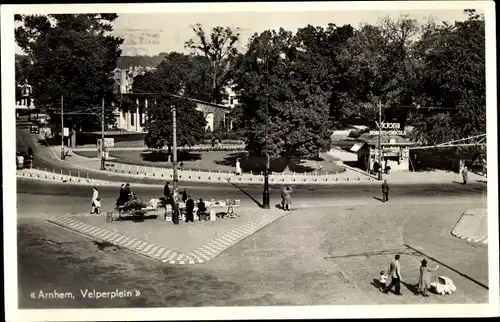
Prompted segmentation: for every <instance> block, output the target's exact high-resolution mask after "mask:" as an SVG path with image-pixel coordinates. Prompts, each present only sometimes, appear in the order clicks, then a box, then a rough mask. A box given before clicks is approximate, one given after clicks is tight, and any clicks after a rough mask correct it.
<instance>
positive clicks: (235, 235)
mask: <svg viewBox="0 0 500 322" xmlns="http://www.w3.org/2000/svg"><path fill="white" fill-rule="evenodd" d="M289 213H290V212H286V211H282V210H270V211H269V212H268V213H266V214H264V215H262V216H260V217H258V218H255V219H253V220H251V221H249V222H248V223H246V224H243V225H241V226H240V227H238V228H235V229H233V230H231V231H229V232H227V233H225V234H224V235H222V236H220V237H218V238H216V239H214V240H211V241H209V242H208V243H206V244H205V245H203V246H202V247H200V248H198V249H196V250H194V251H192V252H190V253H188V254H183V253H180V252H176V251H174V250H171V249H167V248H165V247H163V246H160V245H156V244H153V243H149V242H146V241H142V240H139V239H137V238H133V237H130V236H126V235H123V234H120V233H116V232H113V231H110V230H106V229H102V228H99V227H95V226H92V225H90V224H87V223H84V222H81V221H79V220H78V216H81V214H67V215H64V216H57V217H50V218H47V219H46V221H48V222H49V223H52V224H55V225H58V226H61V227H63V228H66V229H69V230H72V231H75V232H77V233H79V234H82V235H85V236H87V237H90V238H96V239H99V240H103V241H107V242H110V243H112V244H114V245H117V246H120V247H123V248H126V249H128V250H131V251H134V252H136V253H139V254H141V255H144V256H147V257H150V258H153V259H156V260H159V261H161V262H164V263H169V264H180V265H184V264H199V263H203V262H206V261H209V260H211V259H213V258H215V257H216V256H218V255H219V254H221V253H222V252H224V251H225V250H226V249H228V248H229V247H231V246H233V245H235V244H237V243H238V242H240V241H241V240H243V239H245V238H247V237H248V236H250V235H252V234H253V233H255V232H257V231H258V230H260V229H262V228H264V227H265V226H267V225H269V224H270V223H272V222H274V221H276V220H278V219H280V218H282V217H283V216H286V215H287V214H289ZM86 216H103V217H104V216H105V215H104V214H101V215H95V214H86Z"/></svg>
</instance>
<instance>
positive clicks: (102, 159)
mask: <svg viewBox="0 0 500 322" xmlns="http://www.w3.org/2000/svg"><path fill="white" fill-rule="evenodd" d="M105 165H106V157H105V156H104V154H103V155H102V157H101V169H102V170H104V169H106V168H105V167H104V166H105Z"/></svg>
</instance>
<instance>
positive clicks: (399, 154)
mask: <svg viewBox="0 0 500 322" xmlns="http://www.w3.org/2000/svg"><path fill="white" fill-rule="evenodd" d="M358 140H359V141H360V142H358V143H356V144H355V145H354V146H353V147H352V148H351V151H353V152H357V154H358V162H357V163H358V164H357V165H358V167H359V168H361V169H363V170H365V171H368V170H370V171H372V170H373V166H374V164H375V163H376V162H377V163H378V162H379V148H378V135H375V134H370V133H365V134H362V135H361V136H360V137H359V138H358ZM380 143H381V144H380V146H381V150H382V157H381V161H382V164H381V166H382V169H385V168H386V167H387V166H389V167H390V168H391V171H408V170H410V150H409V147H411V146H413V145H414V143H412V142H410V141H409V140H408V139H407V138H405V137H403V136H400V135H382V136H381V137H380Z"/></svg>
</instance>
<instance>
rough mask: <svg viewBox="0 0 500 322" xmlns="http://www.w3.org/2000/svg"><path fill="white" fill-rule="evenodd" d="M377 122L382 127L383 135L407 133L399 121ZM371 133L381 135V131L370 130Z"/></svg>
mask: <svg viewBox="0 0 500 322" xmlns="http://www.w3.org/2000/svg"><path fill="white" fill-rule="evenodd" d="M375 123H376V124H377V127H378V128H379V129H380V132H382V133H381V134H382V135H406V132H405V131H404V130H401V125H400V124H399V123H385V122H382V123H379V122H375ZM370 135H379V131H370Z"/></svg>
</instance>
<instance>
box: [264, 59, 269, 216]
mask: <svg viewBox="0 0 500 322" xmlns="http://www.w3.org/2000/svg"><path fill="white" fill-rule="evenodd" d="M266 66H267V72H268V74H269V61H266ZM267 76H268V75H266V126H265V129H264V132H265V135H264V136H265V138H266V143H265V144H266V145H265V149H266V168H265V169H264V192H263V193H262V208H264V209H269V208H270V206H269V151H268V145H267V141H268V127H269V88H268V82H267Z"/></svg>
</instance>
